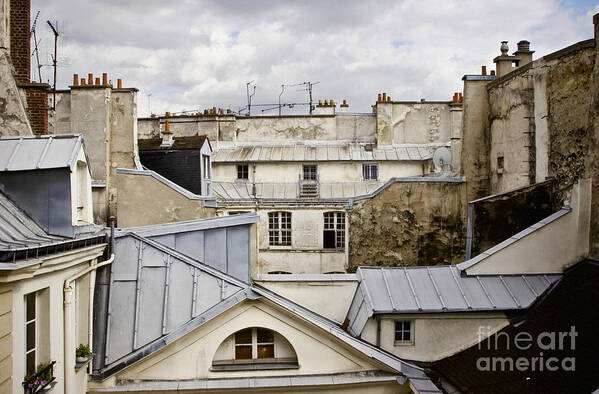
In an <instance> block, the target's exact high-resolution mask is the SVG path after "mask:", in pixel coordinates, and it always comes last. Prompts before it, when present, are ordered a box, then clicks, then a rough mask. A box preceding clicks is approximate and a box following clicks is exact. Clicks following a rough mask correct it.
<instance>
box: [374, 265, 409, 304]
mask: <svg viewBox="0 0 599 394" xmlns="http://www.w3.org/2000/svg"><path fill="white" fill-rule="evenodd" d="M385 275H386V276H387V282H388V283H389V289H390V292H391V296H392V297H393V303H394V304H395V307H396V308H398V310H416V309H418V306H417V304H416V300H415V299H414V295H413V294H412V291H411V290H410V284H409V283H408V280H407V278H406V276H405V274H404V270H402V269H393V270H387V272H386V273H385ZM381 285H382V284H381Z"/></svg>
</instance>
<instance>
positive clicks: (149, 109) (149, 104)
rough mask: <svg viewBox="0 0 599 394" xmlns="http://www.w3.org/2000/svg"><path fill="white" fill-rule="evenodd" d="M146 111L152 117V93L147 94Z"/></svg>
mask: <svg viewBox="0 0 599 394" xmlns="http://www.w3.org/2000/svg"><path fill="white" fill-rule="evenodd" d="M148 111H150V116H152V92H150V93H148Z"/></svg>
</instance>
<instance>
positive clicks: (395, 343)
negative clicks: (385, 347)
mask: <svg viewBox="0 0 599 394" xmlns="http://www.w3.org/2000/svg"><path fill="white" fill-rule="evenodd" d="M393 346H414V341H395V342H393Z"/></svg>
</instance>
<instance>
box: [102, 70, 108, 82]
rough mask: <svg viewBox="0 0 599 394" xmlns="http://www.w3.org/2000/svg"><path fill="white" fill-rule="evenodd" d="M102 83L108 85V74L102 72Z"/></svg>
mask: <svg viewBox="0 0 599 394" xmlns="http://www.w3.org/2000/svg"><path fill="white" fill-rule="evenodd" d="M102 85H108V74H106V73H102Z"/></svg>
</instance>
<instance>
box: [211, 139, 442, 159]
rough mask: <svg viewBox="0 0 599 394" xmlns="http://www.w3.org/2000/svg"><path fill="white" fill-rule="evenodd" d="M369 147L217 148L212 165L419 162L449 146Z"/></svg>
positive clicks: (309, 144)
mask: <svg viewBox="0 0 599 394" xmlns="http://www.w3.org/2000/svg"><path fill="white" fill-rule="evenodd" d="M367 146H368V147H370V146H372V145H365V144H355V143H342V144H339V143H337V144H331V143H305V142H295V143H291V144H280V145H274V144H247V143H245V144H240V145H238V146H236V147H234V148H220V149H217V150H215V151H214V153H213V154H212V163H214V164H218V163H241V162H251V163H254V162H315V161H316V162H320V161H377V162H378V161H422V160H431V159H432V157H433V153H434V151H435V150H437V148H439V147H441V146H450V144H448V143H435V144H402V145H393V146H388V147H378V148H374V149H369V148H368V149H367Z"/></svg>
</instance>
